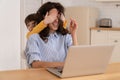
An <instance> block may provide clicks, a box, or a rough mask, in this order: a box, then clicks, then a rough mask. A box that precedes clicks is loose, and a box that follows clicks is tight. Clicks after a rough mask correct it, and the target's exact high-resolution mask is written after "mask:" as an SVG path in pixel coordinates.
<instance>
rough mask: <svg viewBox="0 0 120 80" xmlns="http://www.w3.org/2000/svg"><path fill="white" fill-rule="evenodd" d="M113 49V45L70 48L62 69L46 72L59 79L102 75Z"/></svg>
mask: <svg viewBox="0 0 120 80" xmlns="http://www.w3.org/2000/svg"><path fill="white" fill-rule="evenodd" d="M113 48H114V46H113V45H82V46H80V45H79V46H71V47H70V48H69V50H68V53H67V56H66V60H65V64H64V67H63V69H61V68H47V70H48V71H49V72H51V73H53V74H55V75H56V76H58V77H61V78H65V77H74V76H83V75H92V74H100V73H104V72H105V70H106V68H107V65H108V64H109V60H110V58H111V55H112V52H113Z"/></svg>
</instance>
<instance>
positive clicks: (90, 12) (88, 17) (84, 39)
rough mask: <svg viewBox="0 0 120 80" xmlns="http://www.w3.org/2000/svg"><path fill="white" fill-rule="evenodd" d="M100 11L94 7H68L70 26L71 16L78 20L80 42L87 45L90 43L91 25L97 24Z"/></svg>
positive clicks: (66, 14) (67, 16) (67, 17)
mask: <svg viewBox="0 0 120 80" xmlns="http://www.w3.org/2000/svg"><path fill="white" fill-rule="evenodd" d="M98 15H99V11H98V9H97V8H93V7H81V6H77V7H66V11H65V17H66V20H67V21H68V25H67V26H68V27H69V23H70V18H73V19H75V20H76V22H77V24H78V29H77V38H78V44H80V45H87V44H90V27H91V26H96V21H97V19H98Z"/></svg>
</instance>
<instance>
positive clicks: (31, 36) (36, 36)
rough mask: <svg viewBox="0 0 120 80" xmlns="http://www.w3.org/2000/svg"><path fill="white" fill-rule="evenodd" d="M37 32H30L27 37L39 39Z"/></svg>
mask: <svg viewBox="0 0 120 80" xmlns="http://www.w3.org/2000/svg"><path fill="white" fill-rule="evenodd" d="M39 38H40V37H39V34H37V33H35V34H32V35H30V37H29V39H39Z"/></svg>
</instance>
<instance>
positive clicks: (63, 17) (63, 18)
mask: <svg viewBox="0 0 120 80" xmlns="http://www.w3.org/2000/svg"><path fill="white" fill-rule="evenodd" d="M60 18H61V20H62V21H63V22H65V16H64V14H63V13H61V17H60Z"/></svg>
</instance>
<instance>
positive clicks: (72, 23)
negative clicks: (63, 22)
mask: <svg viewBox="0 0 120 80" xmlns="http://www.w3.org/2000/svg"><path fill="white" fill-rule="evenodd" d="M77 27H78V25H77V23H76V21H75V20H74V19H72V18H71V19H70V33H71V34H75V33H76V30H77Z"/></svg>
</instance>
